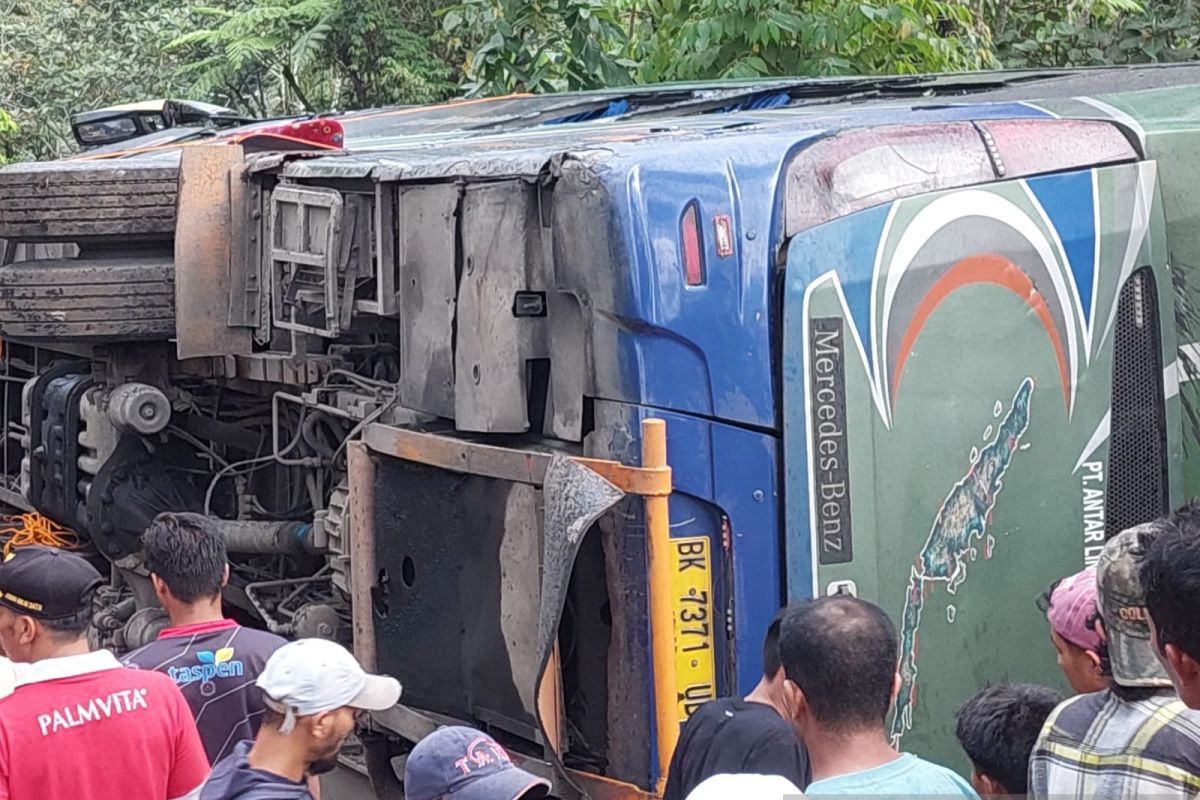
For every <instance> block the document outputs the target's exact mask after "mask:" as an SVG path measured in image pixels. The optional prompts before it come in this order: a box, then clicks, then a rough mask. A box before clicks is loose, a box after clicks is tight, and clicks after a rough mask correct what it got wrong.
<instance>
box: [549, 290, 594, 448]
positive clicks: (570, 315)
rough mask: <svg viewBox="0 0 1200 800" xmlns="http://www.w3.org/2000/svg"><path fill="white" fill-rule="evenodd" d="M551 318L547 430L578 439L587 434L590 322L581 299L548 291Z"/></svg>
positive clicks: (567, 439)
mask: <svg viewBox="0 0 1200 800" xmlns="http://www.w3.org/2000/svg"><path fill="white" fill-rule="evenodd" d="M546 305H547V313H548V315H549V319H550V326H549V327H550V336H549V339H550V342H549V344H550V397H549V401H548V405H547V407H546V422H545V425H544V426H543V427H544V430H543V433H544V434H545V435H547V436H552V437H554V438H556V439H564V440H566V441H568V442H578V441H579V440H580V439H581V438H583V396H584V394H586V393H587V364H588V359H587V356H586V348H587V323H586V320H585V319H584V315H583V308H582V307H581V306H580V304H579V299H578V298H577V297H575V295H573V294H570V293H568V292H548V293H547V295H546Z"/></svg>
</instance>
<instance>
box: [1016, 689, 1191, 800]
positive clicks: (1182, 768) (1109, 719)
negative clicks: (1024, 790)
mask: <svg viewBox="0 0 1200 800" xmlns="http://www.w3.org/2000/svg"><path fill="white" fill-rule="evenodd" d="M1197 792H1200V712H1196V711H1189V710H1188V709H1187V707H1186V706H1184V704H1183V703H1181V702H1180V701H1179V699H1178V698H1176V696H1175V694H1174V692H1172V691H1171V690H1169V689H1164V690H1163V691H1161V692H1159V693H1158V694H1156V695H1154V696H1153V697H1150V698H1149V699H1146V700H1138V701H1136V702H1129V701H1126V700H1122V699H1121V698H1119V697H1117V695H1116V694H1114V693H1113V691H1112V690H1111V689H1108V690H1105V691H1103V692H1095V693H1094V694H1085V695H1080V696H1078V697H1073V698H1071V699H1070V700H1067V701H1066V702H1064V703H1062V704H1061V705H1060V706H1059V707H1058V708H1056V709H1054V712H1053V713H1052V714H1051V715H1050V718H1049V719H1048V720H1046V725H1045V727H1044V728H1042V733H1041V735H1040V736H1039V737H1038V741H1037V744H1036V745H1035V746H1034V748H1033V755H1032V757H1031V758H1030V761H1029V796H1030V797H1031V798H1035V800H1043V798H1049V799H1050V800H1061V798H1109V797H1112V798H1123V800H1139V799H1140V800H1145V799H1146V798H1167V797H1194V796H1195V795H1196V794H1197Z"/></svg>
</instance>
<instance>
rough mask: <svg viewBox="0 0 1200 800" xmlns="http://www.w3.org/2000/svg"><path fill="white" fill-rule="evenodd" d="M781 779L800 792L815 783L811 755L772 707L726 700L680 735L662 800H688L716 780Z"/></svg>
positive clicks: (707, 707)
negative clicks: (703, 784) (749, 776)
mask: <svg viewBox="0 0 1200 800" xmlns="http://www.w3.org/2000/svg"><path fill="white" fill-rule="evenodd" d="M739 773H750V774H757V775H781V776H783V777H784V778H787V779H788V780H789V781H791V782H792V783H794V784H796V786H798V787H799V788H800V789H804V788H805V787H806V786H808V784H809V782H810V781H811V774H810V772H809V768H808V751H806V750H805V749H804V745H803V744H802V743H801V742H800V740H799V739H798V738H797V737H796V734H795V732H794V731H793V730H792V726H791V725H790V724H789V723H788V722H787V720H785V719H784V718H783V717H781V716H779V714H778V713H777V712H776V711H775V709H774V708H772V707H771V706H769V705H766V704H765V703H753V702H747V701H745V700H741V699H737V698H732V697H727V698H722V699H720V700H713V701H711V702H708V703H705V704H704V705H702V706H700V708H698V709H696V711H695V713H693V714H692V716H691V719H689V720H688V721H687V723H686V724H685V725H684V726H683V731H682V732H680V734H679V744H678V745H677V746H676V747H675V754H674V755H673V756H671V771H670V773H668V775H667V788H666V790H665V791H664V792H663V800H686V798H687V796H688V795H689V794H690V793H691V791H692V790H693V789H695V788H696V787H697V786H699V785H700V783H701V782H702V781H704V779H706V778H710V777H712V776H713V775H723V774H735V775H736V774H739Z"/></svg>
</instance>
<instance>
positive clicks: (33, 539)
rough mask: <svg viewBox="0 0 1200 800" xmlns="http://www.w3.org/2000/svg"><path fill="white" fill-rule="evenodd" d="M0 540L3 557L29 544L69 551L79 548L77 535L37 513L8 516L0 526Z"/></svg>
mask: <svg viewBox="0 0 1200 800" xmlns="http://www.w3.org/2000/svg"><path fill="white" fill-rule="evenodd" d="M0 538H4V539H7V541H5V542H4V557H5V558H7V557H8V554H9V553H11V552H12V549H13V548H14V547H26V546H28V545H31V544H40V545H46V546H47V547H59V548H63V549H66V550H70V549H73V548H76V547H79V544H80V542H79V535H78V534H76V533H75V531H73V530H71V529H70V528H64V527H63V526H61V525H59V524H58V523H57V522H55V521H54V520H51V519H47V518H46V517H43V516H42V515H41V514H38V513H36V512H35V513H31V514H19V515H16V516H10V517H8V518H7V519H5V520H4V522H3V523H2V524H0Z"/></svg>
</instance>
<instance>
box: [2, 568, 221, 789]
mask: <svg viewBox="0 0 1200 800" xmlns="http://www.w3.org/2000/svg"><path fill="white" fill-rule="evenodd" d="M101 582H102V579H101V577H100V573H99V572H97V571H96V570H95V568H94V567H92V565H91V564H89V563H88V562H87V561H85V560H84V559H82V558H80V557H79V556H77V555H74V554H71V553H66V552H63V551H61V550H55V549H53V548H48V547H25V548H21V549H18V550H15V551H13V553H12V555H10V556H9V557H8V558H7V559H5V561H4V562H3V563H2V564H0V647H3V649H4V652H6V653H7V654H8V656H9V657H10V658H11V659H12V660H13V661H14V662H16V663H18V664H24V665H27V666H25V667H24V668H22V669H21V670H20V671H19V673H18V677H17V688H16V690H15V691H14V692H13V693H12V694H11V695H9V696H8V697H6V698H4V699H3V700H0V800H117V798H120V799H121V800H181V799H183V798H187V800H191V799H192V798H195V797H198V796H199V793H200V786H201V784H202V783H203V782H204V779H205V777H206V776H207V775H208V759H207V758H205V755H204V748H203V746H202V745H201V744H200V736H199V734H197V733H196V725H195V723H194V722H193V721H192V713H191V711H190V710H189V709H188V705H187V703H186V702H185V701H184V699H183V695H182V694H180V692H179V689H178V688H177V687H176V686H175V683H174V681H172V680H171V679H170V678H169V677H167V676H166V675H163V674H161V673H157V672H151V671H149V670H132V669H124V668H123V667H122V666H121V664H120V662H118V661H117V659H116V658H114V657H113V655H112V654H111V653H109V652H108V651H106V650H98V651H96V652H89V651H88V643H87V636H86V632H87V626H88V622H89V621H90V618H91V603H92V594H93V593H94V591H95V589H96V587H97V586H99V585H100V583H101Z"/></svg>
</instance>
